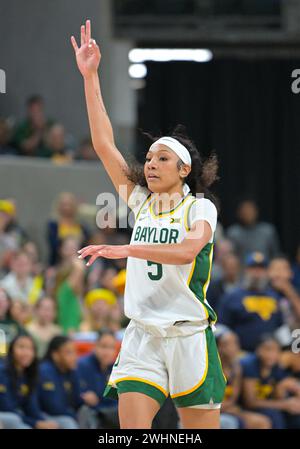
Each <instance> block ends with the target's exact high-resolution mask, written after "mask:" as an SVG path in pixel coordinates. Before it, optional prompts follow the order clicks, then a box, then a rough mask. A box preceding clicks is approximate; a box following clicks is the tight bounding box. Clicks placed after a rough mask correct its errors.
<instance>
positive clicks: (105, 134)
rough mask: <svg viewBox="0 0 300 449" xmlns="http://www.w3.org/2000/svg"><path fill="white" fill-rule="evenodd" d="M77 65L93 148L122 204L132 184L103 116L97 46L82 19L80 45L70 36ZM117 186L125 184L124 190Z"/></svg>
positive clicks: (106, 119)
mask: <svg viewBox="0 0 300 449" xmlns="http://www.w3.org/2000/svg"><path fill="white" fill-rule="evenodd" d="M71 41H72V45H73V48H74V51H75V55H76V61H77V65H78V68H79V70H80V72H81V74H82V76H83V79H84V90H85V98H86V104H87V111H88V118H89V124H90V130H91V136H92V141H93V146H94V149H95V151H96V153H97V155H98V156H99V158H100V159H101V161H102V163H103V165H104V167H105V170H106V172H107V173H108V175H109V177H110V179H111V180H112V183H113V184H114V186H115V188H116V190H117V192H118V193H119V194H120V196H121V197H122V198H123V200H124V201H126V203H127V202H128V198H129V195H130V194H131V192H132V190H133V188H134V183H133V182H131V181H129V180H128V178H127V176H126V174H125V172H126V171H127V169H128V166H127V163H126V161H125V159H124V157H123V156H122V154H121V153H120V151H119V150H118V149H117V147H116V146H115V142H114V135H113V129H112V126H111V122H110V120H109V117H108V115H107V112H106V109H105V106H104V102H103V98H102V94H101V87H100V81H99V76H98V66H99V63H100V59H101V54H100V49H99V47H98V45H97V44H96V42H95V41H94V40H93V39H91V23H90V21H89V20H87V21H86V24H85V26H84V25H82V26H81V46H80V47H78V45H77V43H76V40H75V38H74V36H72V37H71ZM120 186H126V187H127V189H125V191H123V190H120Z"/></svg>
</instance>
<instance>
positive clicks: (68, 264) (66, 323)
mask: <svg viewBox="0 0 300 449" xmlns="http://www.w3.org/2000/svg"><path fill="white" fill-rule="evenodd" d="M78 249H79V242H78V240H77V238H74V237H67V238H65V240H63V242H62V245H61V252H60V255H61V261H60V263H59V265H58V268H57V274H56V287H55V297H56V299H57V305H58V324H59V325H60V326H61V328H62V329H63V332H64V333H65V334H70V333H73V332H76V331H77V330H78V329H79V325H80V322H81V315H82V313H81V295H82V293H83V284H84V262H83V261H82V260H80V259H78V257H77V251H78Z"/></svg>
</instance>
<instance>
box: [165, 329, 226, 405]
mask: <svg viewBox="0 0 300 449" xmlns="http://www.w3.org/2000/svg"><path fill="white" fill-rule="evenodd" d="M205 336H206V350H207V363H208V366H207V373H206V377H205V379H204V380H203V382H202V383H201V385H200V386H199V387H198V388H196V389H195V390H194V391H191V392H190V393H188V394H182V395H181V394H176V395H174V396H175V397H172V396H173V395H172V396H171V397H172V399H173V401H174V404H175V405H176V407H190V406H192V405H206V404H220V403H221V402H222V401H223V398H224V394H225V387H226V383H227V380H226V377H225V376H224V373H223V370H222V364H221V361H220V357H219V353H218V348H217V344H216V340H215V336H214V334H213V331H212V329H211V327H210V326H208V327H207V328H206V329H205ZM195 363H197V360H195Z"/></svg>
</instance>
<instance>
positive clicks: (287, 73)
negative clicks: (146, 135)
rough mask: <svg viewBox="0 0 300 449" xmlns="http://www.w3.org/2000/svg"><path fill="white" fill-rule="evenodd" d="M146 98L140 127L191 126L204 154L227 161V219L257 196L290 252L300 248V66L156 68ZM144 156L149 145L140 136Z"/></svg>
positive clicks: (222, 193) (245, 63)
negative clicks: (298, 84) (297, 75)
mask: <svg viewBox="0 0 300 449" xmlns="http://www.w3.org/2000/svg"><path fill="white" fill-rule="evenodd" d="M147 67H148V75H147V80H146V87H145V89H144V90H143V91H141V92H140V98H139V127H140V128H142V129H144V130H147V131H149V130H150V131H153V132H159V131H161V132H162V133H167V132H168V131H169V129H170V127H172V126H173V125H175V124H177V123H182V124H184V125H186V126H187V130H188V133H189V135H190V137H191V138H192V139H193V140H194V141H195V143H196V144H197V145H198V148H199V150H200V151H201V152H203V154H208V153H209V152H210V151H211V150H215V151H216V152H217V154H218V156H219V160H220V176H221V180H220V181H219V183H218V186H217V188H216V192H217V193H218V195H219V197H220V199H221V207H222V210H221V221H222V222H223V224H224V225H225V226H227V225H229V224H231V222H232V221H233V219H234V214H235V208H236V203H237V201H238V200H239V198H241V197H242V196H243V195H251V196H253V197H255V199H256V200H257V202H258V205H259V207H260V212H261V214H260V215H261V219H263V220H268V221H271V222H273V223H274V224H275V225H276V227H277V229H278V231H279V234H280V238H281V243H282V248H283V250H284V251H286V252H287V253H288V254H289V255H291V256H293V255H294V252H295V247H296V244H297V243H298V242H300V212H299V207H300V179H299V167H300V157H299V154H300V94H299V95H296V94H294V93H292V91H291V83H292V78H291V73H292V71H293V70H294V69H295V68H300V60H294V61H288V60H282V61H280V60H276V61H275V60H236V59H233V60H222V59H219V60H213V61H212V62H209V63H205V64H199V63H192V62H189V63H186V62H172V63H154V62H151V63H148V64H147ZM137 141H138V150H137V155H138V157H139V158H141V157H142V155H143V154H144V148H145V141H144V140H143V139H141V138H140V137H139V136H138V137H137Z"/></svg>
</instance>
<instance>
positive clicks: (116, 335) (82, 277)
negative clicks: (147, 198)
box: [0, 96, 300, 429]
mask: <svg viewBox="0 0 300 449" xmlns="http://www.w3.org/2000/svg"><path fill="white" fill-rule="evenodd" d="M27 107H28V109H27V111H28V116H27V118H26V120H25V121H24V122H23V123H21V124H19V125H18V126H16V127H15V129H14V131H13V130H12V129H11V128H10V126H9V124H8V122H7V121H6V120H0V154H18V155H20V154H23V155H24V156H26V155H30V156H37V157H47V158H51V159H53V160H64V161H70V160H72V159H76V158H79V159H85V160H91V159H93V158H95V156H94V152H93V148H92V145H91V143H90V142H89V141H88V140H86V141H85V142H84V143H83V144H82V146H81V147H80V149H79V150H78V152H76V151H74V150H71V149H70V148H71V147H69V146H68V143H67V141H68V139H67V138H66V135H65V131H64V129H63V127H62V126H61V125H60V124H57V123H53V122H51V121H50V120H47V119H46V118H45V114H44V107H43V100H42V99H41V98H40V97H37V96H35V97H32V98H30V99H29V100H28V103H27ZM45 231H46V232H45V234H46V240H47V246H48V260H43V259H42V257H41V254H40V249H39V248H38V246H37V244H36V243H35V241H34V236H32V235H29V234H28V231H27V230H26V229H24V227H23V226H22V223H20V222H19V218H18V210H17V205H16V202H15V201H14V199H6V198H3V199H0V354H1V357H0V426H1V427H3V428H29V427H31V428H32V427H33V428H68V429H69V428H118V426H119V423H118V415H117V401H114V400H111V399H106V398H104V397H103V393H104V389H105V385H106V382H107V380H108V377H109V374H110V371H111V369H112V366H113V363H114V361H115V359H116V356H117V354H118V351H119V348H120V345H121V341H122V336H123V332H124V330H125V328H126V326H127V324H128V319H127V318H126V317H125V316H124V312H123V310H124V309H123V300H124V298H123V296H124V289H125V279H126V259H119V260H110V259H101V258H100V259H98V260H97V261H96V262H95V263H94V264H93V265H92V266H91V267H88V268H87V267H86V266H85V264H84V262H83V261H82V260H80V259H78V257H77V251H78V249H79V248H81V247H83V246H85V245H87V244H127V243H129V241H130V232H131V231H130V230H128V229H126V230H124V229H114V228H111V227H109V226H107V227H106V228H104V229H99V228H97V227H96V226H95V227H94V228H93V229H92V228H91V227H90V226H88V225H87V224H86V223H85V222H84V221H83V220H82V219H81V217H80V214H79V212H78V200H77V198H76V197H75V196H74V195H73V194H72V193H70V192H64V193H61V194H60V196H59V198H57V202H56V211H55V214H54V216H53V217H49V221H48V223H47V229H46V230H45ZM299 292H300V246H299V247H298V250H297V253H296V259H295V260H293V261H291V260H289V258H288V257H286V256H285V255H284V254H283V253H282V252H281V248H280V241H279V238H278V235H277V231H276V229H275V227H274V226H273V225H272V224H270V223H266V222H262V221H260V218H259V210H258V207H257V205H256V203H255V201H254V200H253V199H244V200H243V201H241V202H240V204H239V206H238V208H237V211H236V220H235V223H234V224H233V225H231V226H230V227H228V228H227V229H224V228H223V227H222V225H221V223H219V224H218V228H217V232H216V235H215V251H214V264H213V269H212V273H211V282H210V285H209V288H208V290H207V299H208V301H209V303H210V304H211V306H212V307H213V308H214V309H215V310H216V312H217V314H218V321H217V323H216V325H215V327H216V337H217V343H218V347H219V352H220V357H221V360H222V364H223V370H224V374H225V376H226V378H227V387H226V396H225V400H224V403H223V406H222V415H221V423H222V427H223V428H235V429H238V428H248V429H256V428H259V429H261V428H263V429H270V428H275V429H277V428H298V429H299V428H300V354H299V351H300V293H299ZM297 339H298V341H297ZM153 426H154V427H155V428H175V427H179V426H180V423H179V422H178V417H177V414H176V411H175V409H174V407H173V404H172V401H171V400H170V399H167V400H166V402H165V404H164V406H163V407H162V409H161V411H160V412H159V413H158V415H157V417H156V418H155V421H154V425H153Z"/></svg>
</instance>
